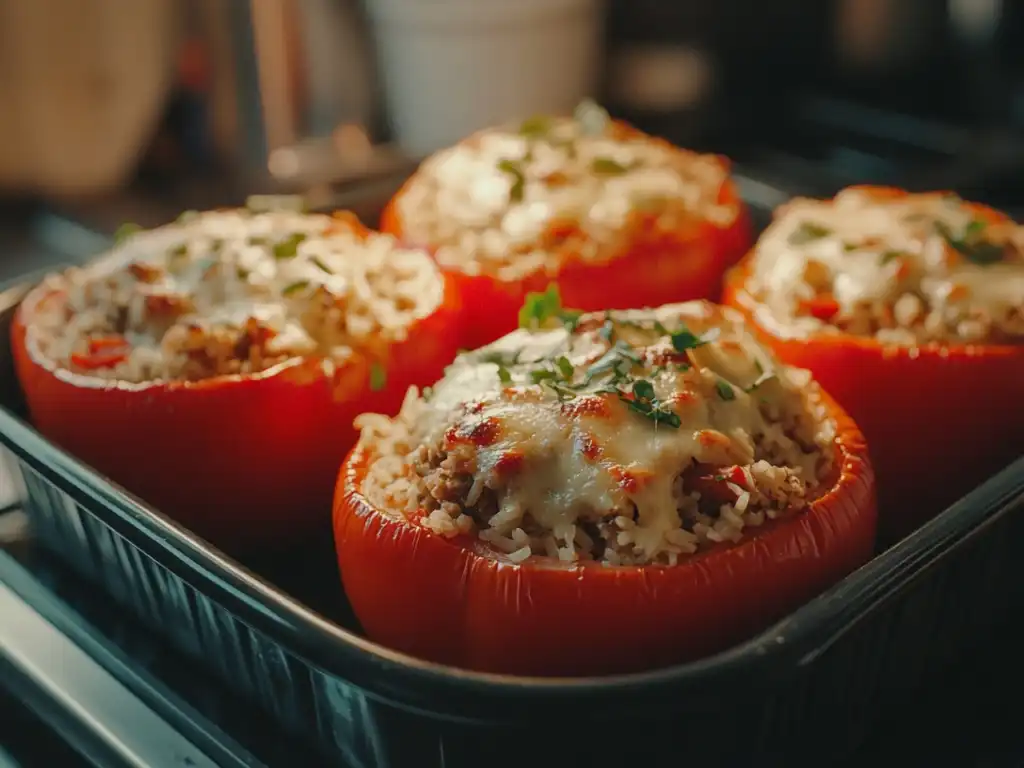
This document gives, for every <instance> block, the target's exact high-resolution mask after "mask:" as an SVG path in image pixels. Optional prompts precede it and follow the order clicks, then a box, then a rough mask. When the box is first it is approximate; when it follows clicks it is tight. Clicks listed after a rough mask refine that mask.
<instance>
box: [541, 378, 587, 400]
mask: <svg viewBox="0 0 1024 768" xmlns="http://www.w3.org/2000/svg"><path fill="white" fill-rule="evenodd" d="M541 383H542V384H543V385H544V386H545V387H549V388H550V389H552V390H553V391H554V393H555V394H556V395H558V399H559V400H572V399H573V398H574V397H576V395H577V394H578V393H577V392H576V390H574V389H572V387H567V386H565V385H564V384H559V383H558V382H557V381H555V380H554V379H545V380H544V381H543V382H541Z"/></svg>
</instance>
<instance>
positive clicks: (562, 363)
mask: <svg viewBox="0 0 1024 768" xmlns="http://www.w3.org/2000/svg"><path fill="white" fill-rule="evenodd" d="M555 364H556V365H557V366H558V371H559V373H561V374H562V378H564V379H565V380H566V381H571V380H572V374H573V371H574V369H573V367H572V363H570V362H569V358H567V357H566V356H565V355H562V357H560V358H558V359H557V360H556V361H555Z"/></svg>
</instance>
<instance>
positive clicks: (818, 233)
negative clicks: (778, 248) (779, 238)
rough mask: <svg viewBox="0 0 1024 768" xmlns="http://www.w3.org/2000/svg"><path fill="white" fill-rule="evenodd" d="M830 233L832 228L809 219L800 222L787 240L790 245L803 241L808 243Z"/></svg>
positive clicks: (799, 243) (801, 243) (800, 243)
mask: <svg viewBox="0 0 1024 768" xmlns="http://www.w3.org/2000/svg"><path fill="white" fill-rule="evenodd" d="M831 234H832V230H831V229H829V228H828V227H824V226H822V225H821V224H815V223H814V222H811V221H804V222H801V224H800V226H799V227H797V228H796V229H795V230H793V232H792V234H790V236H789V238H788V240H789V243H790V245H803V244H804V243H810V242H813V241H814V240H820V239H821V238H823V237H828V236H829V235H831Z"/></svg>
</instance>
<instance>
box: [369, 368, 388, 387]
mask: <svg viewBox="0 0 1024 768" xmlns="http://www.w3.org/2000/svg"><path fill="white" fill-rule="evenodd" d="M387 383H388V372H387V369H386V368H384V366H383V365H381V364H380V363H377V362H375V363H373V365H371V366H370V391H372V392H380V391H381V390H382V389H384V387H386V386H387Z"/></svg>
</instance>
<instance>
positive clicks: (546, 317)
mask: <svg viewBox="0 0 1024 768" xmlns="http://www.w3.org/2000/svg"><path fill="white" fill-rule="evenodd" d="M582 314H583V312H581V311H580V310H577V309H565V308H564V307H563V306H562V295H561V293H559V291H558V285H557V284H556V283H551V284H550V285H548V288H547V290H546V291H544V292H543V293H537V292H532V293H529V294H527V296H526V301H524V302H523V306H522V308H521V309H520V310H519V327H520V328H527V329H529V330H536V329H538V328H543V327H544V326H545V325H547V323H548V322H549V321H551V320H558V321H559V322H561V323H562V324H563V325H564V326H565V327H566V328H567V329H568V330H570V331H572V330H574V329H575V328H576V324H577V323H578V322H579V319H580V316H581V315H582Z"/></svg>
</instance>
